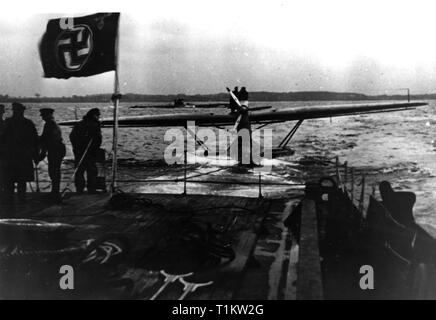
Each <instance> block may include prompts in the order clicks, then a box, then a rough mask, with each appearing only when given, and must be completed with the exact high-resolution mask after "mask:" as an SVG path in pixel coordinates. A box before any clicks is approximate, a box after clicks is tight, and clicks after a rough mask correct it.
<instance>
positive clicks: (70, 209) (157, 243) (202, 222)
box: [0, 192, 319, 299]
mask: <svg viewBox="0 0 436 320" xmlns="http://www.w3.org/2000/svg"><path fill="white" fill-rule="evenodd" d="M118 196H119V197H121V198H118V199H117V201H114V202H113V203H111V201H110V196H109V195H107V194H97V195H75V194H73V195H71V196H69V197H67V198H66V199H65V200H64V202H63V204H61V205H47V204H46V203H45V202H44V200H43V199H44V197H45V194H42V193H40V194H37V193H32V194H29V197H28V200H27V203H26V204H23V205H15V206H6V205H2V206H0V212H1V216H2V218H20V219H36V220H43V221H47V222H59V223H67V224H70V225H73V226H74V227H75V229H74V231H72V232H71V233H69V234H68V240H69V241H70V242H79V241H83V240H88V239H98V238H100V237H102V236H104V235H108V234H112V235H113V234H117V235H122V236H123V237H126V238H127V239H128V242H129V247H130V250H129V252H128V253H127V254H126V255H125V256H123V258H122V259H121V260H118V261H116V263H113V264H112V265H110V266H104V265H102V266H101V272H100V273H99V276H98V277H94V276H90V275H88V274H87V275H81V274H80V272H86V273H89V270H85V271H82V269H83V268H82V269H80V268H79V269H78V270H75V272H76V274H75V277H76V279H78V281H79V280H80V279H85V278H86V279H88V282H87V283H86V287H89V286H92V288H93V290H91V291H90V290H89V289H86V290H85V289H84V290H80V283H79V285H76V290H72V291H73V292H68V293H66V292H65V291H62V290H60V289H58V290H57V291H56V290H54V293H53V291H50V292H51V293H50V295H49V296H50V297H54V298H80V299H83V298H103V299H111V298H128V299H130V298H133V299H150V298H151V297H152V296H153V294H155V293H156V292H157V290H158V289H159V287H160V286H161V285H162V284H163V283H164V277H163V276H162V274H161V273H160V270H165V272H167V273H170V274H185V273H188V272H193V273H194V274H193V275H192V276H190V277H186V278H185V280H186V281H189V282H194V283H205V282H209V281H213V284H211V285H209V286H206V287H201V288H199V289H197V290H196V291H195V292H192V293H190V294H189V295H188V296H187V297H186V299H297V298H298V297H297V294H298V291H299V292H304V290H305V289H304V288H303V287H304V286H305V285H304V280H301V281H300V282H299V283H300V284H301V286H300V288H298V290H297V281H296V280H297V273H298V272H297V271H298V270H297V269H298V268H300V270H306V271H305V272H307V271H308V270H310V267H307V266H306V267H305V266H302V265H298V260H299V253H298V250H299V248H298V245H297V244H296V243H295V241H294V240H293V235H292V234H291V232H290V231H289V230H288V228H286V227H285V226H284V224H283V221H284V219H285V218H286V217H287V216H288V215H289V214H290V212H291V210H292V208H293V206H294V205H295V204H296V203H297V202H298V201H300V200H301V198H302V197H303V195H302V193H301V192H300V193H298V192H296V194H295V195H294V196H292V197H286V198H278V199H268V198H247V197H230V196H217V195H172V194H127V193H126V194H119V195H118ZM314 220H315V224H314V225H313V226H311V227H310V228H309V229H311V230H312V231H313V228H316V219H314ZM311 223H313V221H312V222H310V221H309V225H310V224H311ZM211 229H213V230H221V231H220V232H219V233H218V235H219V241H221V242H220V243H224V242H227V243H229V244H230V246H231V248H232V249H233V251H234V259H229V258H226V257H221V258H217V257H216V256H213V255H211V254H210V252H208V250H209V251H211V247H213V243H212V244H210V243H209V242H210V241H211V239H210V233H208V231H210V230H211ZM223 230H224V231H223ZM315 230H316V229H315ZM308 232H311V231H310V230H308ZM215 234H217V233H216V232H215ZM208 237H209V238H208ZM212 251H213V250H212ZM303 251H304V249H303ZM310 251H311V252H313V250H312V249H311V250H310ZM303 260H304V259H303ZM62 261H63V263H65V261H67V260H65V257H64V258H63V259H62ZM304 261H305V260H304ZM318 261H319V260H318ZM67 262H68V261H67ZM71 264H72V265H75V264H74V263H73V262H72V263H71ZM309 264H310V262H309ZM95 268H97V269H98V268H100V266H98V265H97V266H96V267H95ZM95 268H94V269H95ZM94 271H95V270H94ZM30 272H31V273H33V274H34V276H35V277H38V272H39V271H32V270H31V271H30ZM309 272H310V271H309ZM312 276H313V275H312ZM53 277H54V279H57V281H59V277H60V275H59V273H57V274H55V275H53ZM109 278H110V281H109ZM89 279H93V280H91V281H89ZM3 281H5V280H3ZM6 281H7V280H6ZM93 281H94V282H95V283H93V284H92V282H93ZM98 282H104V283H105V285H104V286H100V283H98ZM109 282H110V283H111V285H110V286H108V283H109ZM114 283H117V284H118V285H116V286H114V285H113V284H114ZM56 285H57V284H55V285H54V287H56ZM57 286H58V285H57ZM109 287H110V289H108V288H109ZM115 287H116V288H115ZM15 288H18V287H17V286H15ZM99 288H100V289H99ZM16 290H17V293H16V296H19V297H22V296H21V293H20V292H19V289H16ZM35 290H36V291H37V289H35ZM35 290H34V292H35ZM44 292H46V294H47V295H48V292H49V291H47V290H46V291H44ZM44 292H43V291H41V294H40V295H38V294H37V296H36V297H37V298H45V297H46V296H45V293H44ZM310 292H313V290H310ZM182 293H183V285H182V283H180V282H179V281H176V282H174V283H172V284H171V285H169V286H168V287H167V288H166V289H165V290H164V291H163V292H162V294H160V295H159V296H158V297H157V299H178V298H179V297H180V296H181V295H182Z"/></svg>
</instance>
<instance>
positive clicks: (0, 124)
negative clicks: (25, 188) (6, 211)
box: [0, 104, 5, 199]
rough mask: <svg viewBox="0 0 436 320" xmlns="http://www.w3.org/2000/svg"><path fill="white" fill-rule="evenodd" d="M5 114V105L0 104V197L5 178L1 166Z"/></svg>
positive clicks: (0, 196) (3, 190) (3, 189)
mask: <svg viewBox="0 0 436 320" xmlns="http://www.w3.org/2000/svg"><path fill="white" fill-rule="evenodd" d="M4 114H5V106H4V105H3V104H0V199H2V198H3V195H4V192H5V179H4V168H3V155H4V146H3V131H4V127H5V121H4V119H3V116H4Z"/></svg>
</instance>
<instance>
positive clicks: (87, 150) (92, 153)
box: [70, 108, 102, 194]
mask: <svg viewBox="0 0 436 320" xmlns="http://www.w3.org/2000/svg"><path fill="white" fill-rule="evenodd" d="M99 119H100V110H99V109H97V108H94V109H91V110H89V111H88V113H87V114H86V115H85V116H84V117H83V120H82V121H80V122H79V123H77V124H76V125H75V126H74V128H73V130H72V131H71V134H70V141H71V144H72V146H73V153H74V163H75V166H76V168H77V169H76V170H77V171H76V175H75V180H74V183H75V185H76V192H77V193H78V194H81V193H83V190H84V189H85V177H84V174H85V172H86V178H87V180H88V181H87V190H88V192H89V193H95V192H96V189H97V174H98V171H97V165H96V161H97V158H98V154H99V151H100V146H101V142H102V136H101V127H100V120H99Z"/></svg>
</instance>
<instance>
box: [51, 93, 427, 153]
mask: <svg viewBox="0 0 436 320" xmlns="http://www.w3.org/2000/svg"><path fill="white" fill-rule="evenodd" d="M226 89H227V92H228V93H229V94H230V96H231V97H232V99H233V100H234V101H235V103H236V105H237V109H236V111H235V112H230V113H228V114H219V113H213V112H197V113H192V112H190V113H177V114H160V115H143V116H126V117H120V118H119V119H117V124H118V126H119V127H124V128H140V127H183V128H185V130H187V131H188V133H189V134H190V135H193V136H194V138H195V140H196V142H197V143H198V145H200V146H203V147H204V146H205V143H204V142H203V141H201V140H198V139H197V137H196V136H195V133H193V132H190V131H189V128H188V127H187V123H188V122H190V121H194V122H195V125H196V126H198V127H214V128H218V129H226V127H229V126H233V127H234V129H235V130H236V128H237V127H238V124H239V122H240V121H241V118H243V117H248V122H249V123H250V126H256V127H255V128H253V129H254V130H259V129H261V128H263V127H265V126H267V125H271V124H276V123H283V122H291V121H293V122H295V123H294V126H292V128H291V129H290V131H289V132H288V133H287V134H286V135H285V137H284V138H283V139H282V141H281V142H280V143H279V145H278V146H276V147H274V148H273V150H272V154H273V156H277V155H281V154H283V153H286V154H289V151H291V152H292V150H291V149H289V148H288V144H289V142H290V141H291V140H292V138H293V136H294V135H295V133H296V132H297V130H298V129H299V128H300V126H301V125H302V123H303V121H304V120H308V119H318V118H332V117H340V116H352V115H361V114H372V113H382V112H394V111H404V110H411V109H415V108H417V107H422V106H426V105H428V103H426V102H422V101H416V102H411V101H410V100H408V101H407V102H377V103H352V104H338V105H317V106H295V107H291V108H280V109H276V108H270V107H268V108H264V107H257V108H256V107H254V108H248V106H244V105H242V104H241V102H240V101H239V100H238V98H237V97H236V96H235V95H234V94H233V92H232V91H231V90H230V89H229V88H226ZM246 119H247V118H246ZM78 121H79V120H72V121H63V122H60V123H59V124H60V125H63V126H73V125H74V124H75V123H77V122H78ZM114 123H115V120H114V119H109V118H105V119H102V120H101V126H102V127H103V128H104V127H113V126H114ZM250 131H251V130H250ZM292 153H293V152H292Z"/></svg>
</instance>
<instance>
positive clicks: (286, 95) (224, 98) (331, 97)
mask: <svg viewBox="0 0 436 320" xmlns="http://www.w3.org/2000/svg"><path fill="white" fill-rule="evenodd" d="M111 96H112V95H111V94H95V95H85V96H78V95H73V96H70V97H41V96H35V97H11V96H9V95H0V101H1V102H3V103H10V102H13V101H20V102H23V103H24V102H72V103H74V102H77V103H79V102H105V103H107V102H109V101H110V100H111ZM178 98H180V99H183V100H184V101H185V102H193V101H195V102H228V100H229V95H228V93H217V94H204V95H201V94H196V95H186V94H176V95H149V94H134V93H127V94H124V95H123V97H122V99H121V102H158V103H173V102H174V100H175V99H178ZM410 98H411V100H431V99H436V93H432V94H417V95H411V96H410ZM250 100H251V101H270V102H274V101H359V100H360V101H365V100H407V95H405V94H403V95H399V94H398V95H365V94H361V93H353V92H328V91H299V92H265V91H259V92H250Z"/></svg>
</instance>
